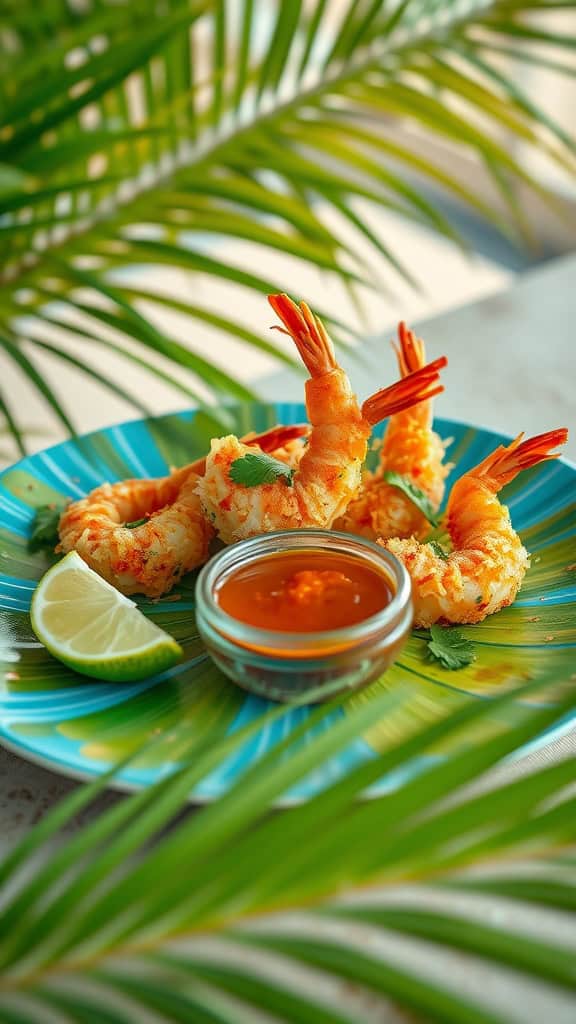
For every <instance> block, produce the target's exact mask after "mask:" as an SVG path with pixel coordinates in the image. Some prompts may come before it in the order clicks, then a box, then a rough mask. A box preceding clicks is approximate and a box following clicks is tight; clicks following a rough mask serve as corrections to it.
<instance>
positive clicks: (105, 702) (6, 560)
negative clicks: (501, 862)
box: [0, 404, 576, 801]
mask: <svg viewBox="0 0 576 1024" xmlns="http://www.w3.org/2000/svg"><path fill="white" fill-rule="evenodd" d="M228 412H229V417H230V420H231V424H230V429H231V430H233V431H234V432H235V433H237V434H243V433H245V432H246V431H248V430H256V431H261V430H264V429H266V428H267V427H269V426H272V425H273V424H275V423H293V422H300V421H302V420H303V419H305V410H304V408H303V406H301V405H296V404H290V405H289V404H280V405H264V404H257V405H252V406H242V407H239V408H238V409H230V410H229V411H228ZM436 429H437V430H438V431H439V433H440V435H441V436H442V437H444V438H452V442H451V445H450V451H449V454H450V460H451V462H453V463H454V465H455V468H454V470H453V471H452V475H451V477H450V479H449V480H448V488H449V487H450V485H451V483H453V481H454V480H455V479H456V478H457V477H458V476H460V475H461V474H462V473H463V472H465V471H466V470H467V469H469V468H470V467H471V466H473V465H475V464H476V463H477V462H479V461H480V460H481V459H482V458H484V456H485V455H487V454H488V452H490V451H491V450H492V449H493V448H494V447H495V446H496V445H497V444H498V443H500V442H502V441H505V440H506V439H505V438H503V437H502V436H501V435H499V434H495V433H492V432H490V431H487V430H480V429H476V428H474V427H469V426H465V425H462V424H459V423H452V422H450V421H447V420H439V421H438V422H437V423H436ZM212 434H214V425H213V423H212V422H211V421H210V419H209V418H208V417H207V416H205V415H204V414H203V413H202V412H199V413H195V412H185V413H181V414H178V415H173V416H165V417H161V418H157V419H147V420H138V421H134V422H130V423H126V424H123V425H121V426H117V427H110V428H108V429H106V430H100V431H97V432H96V433H93V434H89V435H87V436H86V437H82V438H78V439H74V440H70V441H66V442H64V443H62V444H59V445H56V446H55V447H53V448H50V449H48V450H47V451H44V452H39V453H38V454H36V455H32V456H30V457H28V458H25V459H23V460H22V461H21V462H19V463H17V464H16V465H15V466H13V467H11V468H10V469H7V470H5V471H4V472H3V473H2V474H0V679H2V684H1V689H0V742H2V743H3V744H4V745H6V746H7V747H9V748H10V749H11V750H14V751H16V752H17V753H19V754H20V755H21V756H22V757H24V758H28V759H30V760H33V761H38V762H40V763H42V764H44V765H46V766H47V767H49V768H52V769H53V770H54V771H58V772H62V773H64V774H66V775H71V776H73V777H79V778H91V777H94V776H97V775H99V774H101V773H102V772H104V771H106V770H107V769H108V768H109V767H110V765H111V764H113V763H114V762H116V761H118V760H121V759H124V758H126V757H127V755H129V754H130V753H131V752H132V751H136V750H138V749H142V750H143V752H142V753H140V754H139V755H138V756H137V757H135V758H134V759H132V760H130V762H129V764H128V766H127V767H125V768H124V769H123V770H121V772H120V774H119V775H118V776H117V779H116V785H117V786H118V787H119V788H124V789H130V788H134V787H139V786H146V785H149V784H151V783H153V782H154V781H156V780H157V779H159V778H161V777H162V776H164V775H166V773H168V772H170V771H171V770H172V769H173V767H174V766H175V765H176V764H177V763H178V760H179V758H181V757H182V755H183V753H184V752H185V751H186V749H188V748H189V746H190V744H191V743H193V742H194V740H195V739H197V738H203V739H204V738H206V736H207V735H208V736H209V735H213V736H214V738H215V740H216V739H218V738H221V737H222V736H223V735H225V734H229V733H232V732H234V731H235V730H238V729H239V728H241V727H242V726H244V725H246V724H248V723H251V722H254V720H257V719H260V718H263V716H264V715H265V713H266V711H267V710H268V707H269V705H267V703H266V701H263V700H260V699H258V698H256V697H253V696H250V695H248V694H246V693H244V692H243V691H242V690H240V689H238V688H237V687H235V686H234V685H233V684H232V683H231V682H229V681H228V680H227V679H226V678H225V677H224V676H223V675H222V674H221V673H220V672H219V671H218V670H217V669H216V668H215V667H214V666H213V665H212V663H211V662H210V660H209V659H208V658H207V656H206V655H205V653H204V650H203V647H202V643H201V641H200V639H199V637H198V633H197V630H196V625H195V620H194V602H193V589H194V578H193V576H190V577H189V578H188V579H186V580H184V581H183V582H182V584H181V586H179V588H178V590H177V593H176V594H174V595H169V596H168V597H166V598H163V599H161V600H160V601H158V602H156V603H155V602H151V601H148V600H146V599H142V600H141V601H140V605H141V608H142V610H143V611H144V612H145V613H146V615H149V616H150V617H151V618H153V619H154V620H155V621H156V622H158V624H159V625H161V626H162V627H163V628H164V629H166V630H167V631H168V632H170V633H171V634H172V635H173V636H175V637H176V638H177V640H178V641H179V642H180V643H181V644H182V646H183V647H184V651H185V656H184V660H183V662H182V663H181V664H180V665H178V666H177V667H176V668H175V669H172V670H171V671H170V672H167V673H164V675H163V676H161V677H157V678H151V679H147V680H145V681H143V682H141V683H132V684H109V683H100V682H98V681H96V680H95V681H93V682H92V681H90V680H87V679H86V678H83V677H81V676H78V675H76V674H75V673H74V672H72V671H69V670H68V669H66V668H64V667H63V666H62V665H60V664H59V663H58V662H57V661H55V660H54V659H53V658H52V657H51V656H50V655H49V654H48V653H47V652H46V651H45V650H44V649H43V647H42V646H41V645H40V644H39V643H38V642H37V641H36V639H35V637H34V635H33V633H32V630H31V627H30V618H29V607H30V599H31V597H32V592H33V590H34V587H35V586H36V582H37V580H38V579H39V578H40V576H41V575H42V574H43V572H44V571H45V570H46V568H47V567H48V565H49V564H50V562H51V561H52V560H53V556H51V555H50V554H45V553H43V552H39V553H34V554H32V553H30V551H29V550H28V536H29V533H30V529H31V526H32V522H33V519H34V514H35V509H36V507H37V506H39V505H43V504H46V503H50V502H57V503H62V501H63V500H65V499H66V498H79V497H81V496H82V495H84V494H86V493H87V492H88V491H90V490H91V489H92V488H93V487H95V486H97V485H98V484H100V483H102V482H103V481H104V480H109V481H114V480H120V479H123V478H125V477H132V476H145V477H151V476H160V475H162V474H165V473H166V472H167V471H168V467H170V466H178V465H184V464H185V463H187V462H189V461H191V460H192V459H194V458H196V457H198V456H199V455H201V454H203V453H204V452H205V451H206V450H207V448H208V446H209V441H210V437H211V435H212ZM503 500H504V501H505V502H506V503H507V504H508V506H509V508H510V512H511V515H512V518H513V522H514V524H515V526H516V528H517V529H518V530H519V532H520V535H521V537H522V539H523V541H524V543H525V545H526V547H527V548H528V550H529V551H530V552H531V554H532V566H531V568H530V570H529V572H528V574H527V576H526V579H525V582H524V585H523V587H522V590H521V592H520V594H519V597H518V599H517V600H516V602H515V603H514V605H513V606H512V607H510V608H507V609H505V610H504V611H502V612H500V613H499V614H498V615H495V616H492V617H491V618H489V619H487V620H486V621H485V622H483V623H481V624H480V625H477V626H471V627H466V628H464V629H463V632H464V633H465V635H466V636H469V637H470V638H472V639H473V640H474V641H475V643H476V650H477V659H476V661H475V662H474V663H473V664H471V665H470V666H469V667H467V668H464V669H461V670H459V671H456V672H454V671H448V670H445V669H443V668H442V667H441V666H440V665H439V664H438V663H435V662H431V661H430V660H429V659H428V658H427V654H426V642H425V640H424V639H423V638H421V637H418V636H416V635H414V636H412V638H411V639H410V640H409V642H408V644H407V645H406V647H405V648H404V650H403V652H402V654H401V656H400V659H399V661H398V662H397V663H396V664H395V665H394V666H393V667H392V668H391V669H390V670H389V671H388V672H387V673H386V675H385V676H383V677H382V679H381V680H379V681H378V682H376V683H375V684H373V685H372V686H371V687H370V688H368V689H366V690H364V691H362V693H360V694H358V695H357V696H356V697H354V698H352V699H350V700H349V701H348V702H347V701H344V702H343V703H342V705H341V706H340V707H338V708H337V709H335V710H334V711H332V712H331V713H330V714H331V716H332V720H333V719H334V718H335V717H338V716H341V715H345V714H346V713H347V711H348V709H349V707H350V705H352V704H355V703H356V702H357V701H366V700H370V699H371V698H372V696H373V694H374V693H375V692H380V691H381V689H382V687H386V688H389V689H399V684H402V690H403V692H405V693H406V694H408V696H407V698H406V699H404V700H403V701H402V702H400V703H399V704H398V706H397V708H396V709H395V710H394V712H393V713H390V714H388V715H386V717H385V719H383V720H380V721H378V720H375V721H374V723H373V725H372V726H371V728H370V730H369V731H368V732H367V734H366V735H365V736H363V737H362V738H360V739H357V740H356V741H355V742H354V743H353V744H351V745H350V746H349V747H348V748H347V749H346V750H345V751H344V752H342V753H341V754H339V755H338V756H337V757H336V758H333V759H332V760H331V761H330V762H329V763H327V764H326V765H324V766H323V767H322V768H321V769H319V770H317V771H316V772H315V773H314V774H313V775H310V776H309V777H308V778H306V779H304V780H302V781H301V782H300V783H299V784H298V785H297V786H296V787H294V788H293V789H292V791H291V792H290V794H289V797H290V798H291V799H293V800H302V799H307V798H308V797H310V796H312V795H313V794H315V793H317V792H318V791H319V790H320V789H322V788H323V787H324V786H326V785H328V784H329V783H330V782H331V781H333V780H334V779H335V778H336V777H338V776H341V775H343V774H345V773H346V772H347V771H349V770H350V768H351V767H352V766H353V765H355V764H357V763H358V762H359V761H361V760H365V759H367V758H370V757H374V754H375V751H381V750H383V749H385V748H386V747H387V746H389V745H390V744H393V743H395V742H397V741H398V740H399V739H401V738H402V737H403V736H405V735H407V734H408V733H410V732H411V731H413V730H415V729H416V728H418V727H419V726H420V725H422V724H423V723H424V722H426V721H432V720H434V718H436V717H438V716H441V715H444V714H446V713H447V712H448V711H449V710H451V709H452V708H453V707H455V706H456V705H457V704H458V703H461V702H463V701H465V700H470V699H476V700H489V699H490V698H491V697H493V696H495V695H496V694H499V693H502V692H503V691H504V690H510V689H511V688H515V687H519V686H521V685H522V684H523V683H525V682H526V681H527V680H533V679H535V680H538V679H539V678H542V679H545V678H546V679H549V678H550V675H551V674H552V675H553V676H554V679H555V681H557V683H558V688H559V692H560V691H561V690H563V689H564V688H565V686H566V685H574V680H575V679H576V468H575V467H573V466H571V465H569V464H568V463H567V462H564V461H561V460H559V461H555V462H550V463H547V464H545V465H544V466H541V467H537V468H536V469H534V470H529V471H527V472H525V473H523V474H521V475H520V476H519V477H518V478H517V480H516V481H514V483H513V484H511V485H510V486H509V487H508V488H507V489H506V491H505V492H504V493H503ZM533 699H534V700H535V701H536V700H537V699H538V697H537V694H536V695H535V696H534V698H533ZM550 699H553V697H552V698H551V697H550V694H549V692H547V695H546V700H547V701H549V700H550ZM518 703H520V701H519V702H518ZM309 713H310V711H309V709H308V708H306V707H298V708H290V709H288V710H287V713H286V714H285V715H284V716H283V717H282V718H280V719H278V720H276V721H274V722H272V723H270V722H269V721H268V722H263V724H262V726H261V728H260V729H258V730H257V731H256V732H255V733H253V734H252V735H251V738H250V739H249V740H248V741H246V742H245V743H244V744H243V745H241V746H240V748H239V749H237V750H236V751H235V753H234V754H233V755H231V756H230V757H228V758H227V759H226V760H224V761H223V762H222V763H221V764H220V765H219V767H218V768H217V769H216V770H215V771H213V772H212V774H211V775H210V776H209V777H207V778H205V779H204V781H203V782H202V783H201V785H200V786H199V787H198V788H197V789H196V790H195V791H194V793H193V794H192V796H193V798H194V799H196V800H198V801H209V800H213V799H215V798H217V797H219V796H220V795H221V794H223V793H224V792H226V791H227V790H228V789H229V787H230V786H231V785H232V784H233V783H235V782H236V781H237V779H238V778H239V776H240V775H241V774H242V773H243V772H244V771H245V770H246V769H247V768H248V767H249V766H250V765H252V764H253V763H254V762H255V760H257V759H258V758H259V757H260V756H261V755H262V754H263V753H264V752H266V751H267V750H268V749H269V748H270V747H271V746H272V745H274V744H276V743H277V742H279V740H281V739H284V738H285V737H286V736H287V735H288V734H289V733H290V731H291V730H293V729H294V728H295V727H296V726H297V725H300V724H301V723H302V721H303V720H304V719H305V718H306V717H307V716H308V714H309ZM514 713H515V703H514V702H512V704H511V705H510V706H509V710H508V712H506V715H504V714H503V717H502V718H501V720H500V721H499V723H498V727H499V728H503V729H505V728H506V727H507V724H508V723H507V721H506V716H508V718H509V716H510V715H514ZM574 717H575V722H574V724H575V725H576V716H574ZM329 724H330V720H329V721H328V722H326V721H324V722H323V723H322V726H321V728H322V729H325V728H327V727H329ZM571 724H572V723H571V721H569V720H565V721H564V722H562V723H561V725H560V726H559V727H557V728H561V729H569V728H570V727H571ZM148 739H154V740H155V742H154V743H151V744H148V745H146V741H147V740H148ZM444 753H445V749H442V748H439V749H438V750H437V751H434V752H433V753H432V754H431V755H430V756H431V757H433V758H437V757H442V756H443V754H444ZM411 770H414V769H413V767H412V769H411ZM397 783H398V779H395V778H391V777H387V778H385V779H382V781H381V783H380V784H379V785H378V786H377V787H376V791H379V790H380V791H383V790H384V789H387V788H389V787H391V786H393V785H396V784H397Z"/></svg>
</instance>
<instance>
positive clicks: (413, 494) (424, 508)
mask: <svg viewBox="0 0 576 1024" xmlns="http://www.w3.org/2000/svg"><path fill="white" fill-rule="evenodd" d="M384 480H386V481H387V483H389V484H392V486H393V487H397V488H398V490H399V491H402V492H403V494H405V495H406V497H407V498H410V501H411V502H413V504H414V505H416V508H418V509H419V510H420V512H421V513H422V515H423V516H424V518H425V519H427V520H428V522H429V523H430V525H431V526H438V525H439V524H440V520H441V518H442V517H441V516H439V515H437V513H436V512H435V510H434V507H433V505H432V502H431V501H430V498H429V497H428V495H427V494H424V491H421V490H420V488H419V487H416V484H413V483H412V481H411V480H409V479H408V477H406V476H402V474H401V473H395V472H394V470H392V469H388V470H386V472H385V473H384Z"/></svg>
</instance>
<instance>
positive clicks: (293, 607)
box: [215, 548, 392, 633]
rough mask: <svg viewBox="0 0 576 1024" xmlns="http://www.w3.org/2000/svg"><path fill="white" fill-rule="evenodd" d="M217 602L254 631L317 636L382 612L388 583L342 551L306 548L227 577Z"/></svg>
mask: <svg viewBox="0 0 576 1024" xmlns="http://www.w3.org/2000/svg"><path fill="white" fill-rule="evenodd" d="M215 597H216V601H217V602H218V604H219V605H220V607H221V608H222V609H223V611H225V612H227V613H228V615H231V616H232V617H233V618H235V619H238V620H239V621H240V622H246V623H248V625H250V626H256V627H257V628H259V629H270V630H279V631H281V632H285V633H316V632H323V631H326V630H332V629H340V628H342V627H345V626H352V625H354V624H355V623H357V622H362V621H363V620H364V619H368V618H370V616H372V615H375V614H376V613H377V612H379V611H381V609H382V608H385V607H386V605H387V604H389V603H390V601H391V599H392V590H391V587H390V581H389V579H388V578H387V577H386V576H385V575H384V574H383V573H380V572H378V570H377V569H373V568H372V567H371V566H370V565H368V564H367V563H366V562H365V561H363V560H362V559H360V558H355V557H354V556H353V555H345V554H342V553H341V552H330V551H325V550H315V549H313V548H312V549H309V550H307V551H305V552H302V551H283V552H279V553H278V554H273V555H265V556H264V557H263V558H260V559H258V560H257V561H254V562H251V563H250V564H249V565H245V566H242V567H241V568H240V569H237V570H236V572H232V573H230V575H229V576H227V577H226V578H225V579H224V581H223V582H222V583H221V584H220V586H219V587H218V589H217V591H216V594H215Z"/></svg>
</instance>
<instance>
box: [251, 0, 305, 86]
mask: <svg viewBox="0 0 576 1024" xmlns="http://www.w3.org/2000/svg"><path fill="white" fill-rule="evenodd" d="M301 10H302V0H292V2H291V3H289V4H286V3H282V2H279V3H278V8H277V17H276V24H275V26H274V29H273V32H272V35H271V39H270V42H269V44H268V52H267V54H266V59H265V60H264V62H263V64H262V69H261V72H260V80H259V82H258V90H257V91H258V96H259V97H261V96H262V94H263V93H264V92H265V91H266V89H273V90H275V89H277V88H278V86H279V85H280V81H281V79H282V76H283V74H284V71H285V69H286V63H287V61H288V58H289V55H290V51H291V48H292V43H293V40H294V37H295V35H296V29H297V26H298V22H299V19H300V12H301Z"/></svg>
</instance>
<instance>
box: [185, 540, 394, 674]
mask: <svg viewBox="0 0 576 1024" xmlns="http://www.w3.org/2000/svg"><path fill="white" fill-rule="evenodd" d="M328 540H329V541H330V547H329V549H330V550H332V551H335V552H336V551H338V550H340V551H343V550H345V551H346V553H347V554H353V555H354V554H355V555H356V556H357V557H359V558H362V559H363V560H364V561H367V562H371V563H372V565H374V563H378V562H379V563H380V566H381V568H382V572H383V575H386V576H387V577H388V578H389V579H391V581H392V583H393V587H394V590H393V595H392V599H391V601H390V602H389V603H388V604H387V605H385V606H384V608H382V609H380V611H378V612H376V614H374V615H370V616H368V617H367V618H366V619H362V620H361V621H360V622H357V623H355V624H353V625H351V626H341V627H339V628H338V629H332V630H321V631H317V632H306V633H301V632H300V633H299V632H296V631H295V632H291V631H289V630H270V629H261V628H260V627H258V626H251V625H250V624H249V623H247V622H242V621H241V620H240V619H236V618H234V616H232V615H229V614H228V612H225V611H224V609H223V608H222V607H221V606H220V605H219V604H218V603H217V601H216V600H215V598H214V592H215V589H216V584H217V582H218V579H219V577H220V576H222V575H223V574H224V573H225V572H226V571H227V570H228V569H230V570H231V571H233V570H232V565H233V564H234V563H235V562H237V563H238V564H236V565H234V568H236V569H238V568H240V567H241V566H244V565H246V564H247V563H249V562H250V561H252V560H253V559H254V558H258V557H260V556H262V555H265V554H270V553H272V552H271V551H269V550H268V549H269V548H271V549H272V551H278V550H282V547H285V548H286V550H291V549H292V550H298V549H299V548H302V549H304V548H306V547H317V548H321V547H328V545H327V543H326V542H327V541H328ZM279 544H280V548H279V547H278V545H279ZM230 563H232V565H231V564H230ZM195 593H196V604H197V607H198V609H199V611H200V613H201V614H202V615H203V616H205V617H206V619H207V620H208V623H209V625H210V626H211V627H212V628H213V629H215V630H216V632H217V633H219V634H220V635H221V636H223V637H224V638H225V639H227V640H228V641H229V642H233V643H236V644H240V645H241V646H242V647H249V648H251V649H254V651H255V652H257V651H258V650H260V651H261V652H262V653H263V652H264V651H263V649H266V651H267V653H268V656H270V655H273V652H274V650H275V649H277V650H279V651H283V652H284V657H286V656H287V655H288V656H289V654H290V651H292V650H294V651H297V650H298V651H305V650H307V649H308V648H314V649H316V650H317V649H318V645H319V643H320V644H321V645H322V646H323V647H324V646H325V647H326V648H327V650H326V653H328V652H329V651H328V649H329V648H331V645H334V648H337V647H338V646H339V645H343V646H345V647H348V648H350V647H353V646H357V645H359V644H362V643H363V642H366V641H369V640H372V639H374V637H375V636H381V635H383V634H384V633H385V632H386V631H387V627H389V628H390V630H392V629H393V627H394V626H395V625H396V624H397V622H398V619H399V617H401V616H402V615H403V614H405V613H406V610H407V608H408V607H409V606H410V603H411V595H412V584H411V580H410V576H409V574H408V572H407V570H406V568H405V567H404V565H403V564H402V563H401V562H400V561H399V559H397V558H396V556H395V555H393V554H392V553H391V552H390V551H388V550H387V549H386V548H384V547H381V546H380V545H378V544H375V543H374V542H373V541H371V540H368V539H367V538H365V537H359V536H357V535H356V534H351V533H343V532H340V531H338V530H328V529H321V528H318V527H312V528H301V529H295V530H275V531H274V532H272V533H266V534H259V535H258V536H257V537H250V538H248V539H246V540H242V541H238V542H237V543H236V544H231V545H229V546H228V547H225V548H223V550H222V551H219V552H217V554H215V555H213V556H212V558H211V559H210V561H208V562H207V563H206V565H204V566H203V567H202V569H201V571H200V573H199V575H198V578H197V580H196V591H195ZM334 653H336V652H335V651H334Z"/></svg>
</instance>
